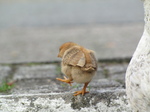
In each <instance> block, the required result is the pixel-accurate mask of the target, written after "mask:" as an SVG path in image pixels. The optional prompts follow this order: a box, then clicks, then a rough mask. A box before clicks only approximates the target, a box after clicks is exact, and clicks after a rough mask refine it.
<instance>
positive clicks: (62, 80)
mask: <svg viewBox="0 0 150 112" xmlns="http://www.w3.org/2000/svg"><path fill="white" fill-rule="evenodd" d="M56 79H57V80H59V81H61V82H65V83H68V84H69V85H70V86H72V84H71V83H73V82H72V81H71V80H69V79H67V78H66V77H64V79H60V78H56Z"/></svg>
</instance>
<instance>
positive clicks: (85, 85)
mask: <svg viewBox="0 0 150 112" xmlns="http://www.w3.org/2000/svg"><path fill="white" fill-rule="evenodd" d="M88 84H89V82H87V83H85V84H84V87H83V89H82V90H81V91H76V92H75V94H74V96H77V95H79V94H82V96H83V95H84V94H85V93H89V91H86V87H87V85H88Z"/></svg>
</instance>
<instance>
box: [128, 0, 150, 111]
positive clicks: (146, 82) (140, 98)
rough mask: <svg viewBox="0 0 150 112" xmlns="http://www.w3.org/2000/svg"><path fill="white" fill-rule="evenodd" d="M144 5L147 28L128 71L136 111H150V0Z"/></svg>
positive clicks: (132, 104) (132, 100)
mask: <svg viewBox="0 0 150 112" xmlns="http://www.w3.org/2000/svg"><path fill="white" fill-rule="evenodd" d="M144 7H145V30H144V33H143V36H142V38H141V40H140V42H139V44H138V46H137V49H136V51H135V53H134V55H133V57H132V60H131V62H130V64H129V66H128V69H127V72H126V93H127V97H128V100H129V103H130V105H131V107H132V109H133V111H134V112H150V0H145V1H144Z"/></svg>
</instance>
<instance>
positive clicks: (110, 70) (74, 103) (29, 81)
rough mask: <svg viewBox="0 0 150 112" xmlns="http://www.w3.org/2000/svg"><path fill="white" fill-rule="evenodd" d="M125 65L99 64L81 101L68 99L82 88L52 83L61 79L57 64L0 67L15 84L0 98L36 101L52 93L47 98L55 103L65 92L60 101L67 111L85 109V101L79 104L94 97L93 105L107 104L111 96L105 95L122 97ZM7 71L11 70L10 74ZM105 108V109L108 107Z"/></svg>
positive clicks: (75, 98)
mask: <svg viewBox="0 0 150 112" xmlns="http://www.w3.org/2000/svg"><path fill="white" fill-rule="evenodd" d="M127 65H128V62H121V63H118V62H117V63H115V62H113V63H112V62H109V63H108V62H107V63H104V62H103V63H99V68H98V72H97V75H96V76H95V77H94V79H93V81H92V82H91V83H90V84H89V87H88V89H90V94H86V95H85V96H84V97H82V96H78V97H73V96H72V93H73V92H74V91H76V90H79V89H82V86H83V85H78V84H74V85H73V86H72V87H70V86H68V85H66V84H63V83H61V82H58V81H56V80H55V78H56V77H62V74H61V71H60V66H59V63H42V64H41V63H28V64H14V65H13V64H10V65H2V66H1V67H8V68H9V69H8V70H6V71H7V72H8V71H9V72H8V73H7V72H6V74H7V75H8V76H9V78H11V79H9V80H11V81H12V80H15V81H16V82H15V86H14V88H13V89H12V90H10V91H9V92H7V93H2V94H3V95H2V96H1V97H3V96H5V97H7V98H10V99H11V98H14V99H16V98H17V99H18V98H19V97H20V96H21V95H23V96H24V97H26V98H27V97H30V95H31V96H32V95H33V96H34V95H35V96H36V97H39V98H40V97H41V96H40V94H42V95H43V96H45V95H47V94H49V95H50V94H53V93H54V94H53V95H51V96H53V98H52V99H57V98H58V96H59V98H60V97H61V96H62V95H65V94H64V93H66V92H67V93H66V95H67V94H68V93H70V94H69V98H68V99H67V98H66V97H62V98H63V100H65V102H71V107H72V108H73V109H81V108H84V107H89V103H86V102H89V100H83V99H88V98H89V99H93V98H95V97H96V99H95V100H94V102H96V103H98V102H101V100H100V99H103V100H102V101H106V102H111V99H113V98H112V97H109V96H111V95H108V94H109V93H112V92H113V93H114V94H115V95H116V96H115V97H114V99H116V98H119V97H120V96H121V97H124V96H125V92H124V73H125V70H126V67H127ZM11 70H13V72H12V71H11ZM10 73H11V74H10ZM7 75H6V76H7ZM7 78H8V77H7ZM116 78H118V79H116ZM120 90H123V92H122V93H123V94H121V95H120V96H118V94H117V93H118V92H119V91H120ZM56 93H58V94H56ZM104 93H105V94H106V96H105V97H102V96H103V95H102V94H104ZM8 94H9V95H8ZM11 95H12V96H13V97H12V96H11ZM49 95H48V96H47V98H50V97H49ZM107 95H108V96H107ZM9 96H10V97H9ZM43 96H42V97H43ZM55 96H57V97H55ZM67 97H68V96H67ZM21 98H22V97H21ZM50 99H51V98H50ZM124 101H125V102H124V105H126V99H125V98H124ZM79 102H80V103H79ZM96 103H95V104H94V103H92V104H90V105H96ZM117 105H119V104H117ZM106 106H108V107H109V105H108V104H107V105H106ZM118 108H119V107H118Z"/></svg>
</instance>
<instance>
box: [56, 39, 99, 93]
mask: <svg viewBox="0 0 150 112" xmlns="http://www.w3.org/2000/svg"><path fill="white" fill-rule="evenodd" d="M58 57H60V58H62V62H61V71H62V73H64V74H65V75H66V76H67V78H66V77H64V79H60V78H57V80H59V81H62V82H66V83H69V84H70V85H71V83H73V82H77V83H84V84H85V85H84V87H83V89H82V90H81V91H77V92H75V94H74V95H75V96H76V95H78V94H82V95H84V94H85V93H87V91H86V87H87V85H88V83H89V82H90V81H91V80H92V78H93V76H94V75H95V73H96V70H97V62H96V58H95V55H94V52H93V51H92V50H89V49H86V48H84V47H82V46H80V45H78V44H76V43H73V42H67V43H64V44H63V45H62V46H60V49H59V54H58Z"/></svg>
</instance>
